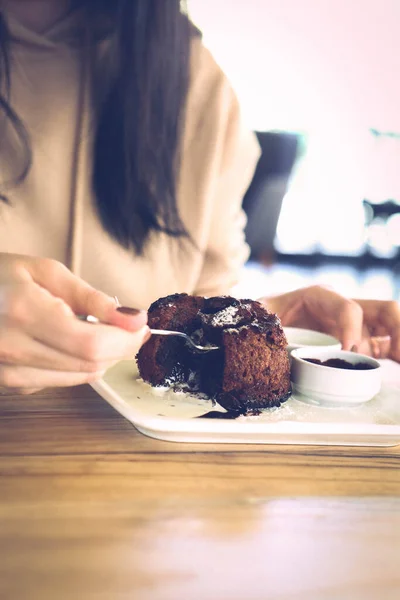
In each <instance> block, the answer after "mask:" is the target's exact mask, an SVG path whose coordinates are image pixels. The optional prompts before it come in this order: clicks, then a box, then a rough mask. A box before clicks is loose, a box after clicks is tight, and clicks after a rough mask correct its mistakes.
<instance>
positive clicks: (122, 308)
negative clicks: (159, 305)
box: [117, 306, 145, 317]
mask: <svg viewBox="0 0 400 600" xmlns="http://www.w3.org/2000/svg"><path fill="white" fill-rule="evenodd" d="M117 311H118V312H120V313H122V314H123V315H128V316H130V317H134V316H135V315H139V314H140V313H143V312H145V311H143V310H139V309H138V308H130V307H129V306H118V307H117Z"/></svg>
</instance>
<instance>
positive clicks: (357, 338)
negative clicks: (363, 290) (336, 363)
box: [337, 300, 363, 350]
mask: <svg viewBox="0 0 400 600" xmlns="http://www.w3.org/2000/svg"><path fill="white" fill-rule="evenodd" d="M337 328H338V333H339V337H340V339H341V342H342V347H343V350H352V349H353V348H354V347H357V348H358V347H359V346H360V343H361V340H362V331H363V311H362V308H361V306H360V305H359V304H357V302H354V301H352V300H350V301H345V302H344V305H343V307H342V309H341V310H340V312H339V315H338V320H337Z"/></svg>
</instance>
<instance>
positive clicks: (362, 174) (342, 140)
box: [188, 0, 400, 299]
mask: <svg viewBox="0 0 400 600" xmlns="http://www.w3.org/2000/svg"><path fill="white" fill-rule="evenodd" d="M188 7H189V12H190V15H191V17H192V20H193V21H194V22H195V23H196V25H197V26H198V27H199V29H201V31H202V33H203V38H204V43H205V45H206V46H207V47H208V48H209V49H210V50H211V51H212V53H213V54H214V56H215V58H216V60H217V62H218V63H219V64H220V65H221V67H222V68H223V70H224V71H225V73H226V74H227V76H228V78H229V79H230V81H231V83H232V85H233V87H234V88H235V91H236V93H237V95H238V97H239V100H240V102H241V106H242V111H243V116H244V119H245V120H246V122H247V124H248V126H249V127H250V128H251V129H253V130H254V131H255V132H256V134H257V136H258V139H259V142H260V144H261V147H262V151H263V154H262V157H261V159H260V162H259V165H258V167H257V171H256V174H255V177H254V180H253V182H252V184H251V186H250V188H249V190H248V192H247V195H246V197H245V199H244V208H245V210H246V212H247V215H248V226H247V231H246V234H247V239H248V242H249V244H250V246H251V249H252V256H251V261H250V262H249V264H248V265H247V268H246V272H245V274H244V279H243V282H242V283H241V286H243V287H244V289H249V285H250V286H251V288H252V290H254V295H257V294H258V292H259V290H260V293H266V291H269V292H271V293H274V292H275V291H277V292H278V291H286V290H288V289H293V288H294V287H298V286H301V285H307V284H309V283H315V282H320V283H329V284H330V285H333V286H334V287H336V288H337V289H339V290H340V291H342V292H343V293H346V294H349V295H353V296H356V295H358V296H361V297H379V298H396V299H400V82H399V73H400V36H399V35H398V25H399V23H400V0H351V2H350V1H349V0H189V2H188ZM266 286H268V287H267V290H266ZM238 293H240V289H239V290H238Z"/></svg>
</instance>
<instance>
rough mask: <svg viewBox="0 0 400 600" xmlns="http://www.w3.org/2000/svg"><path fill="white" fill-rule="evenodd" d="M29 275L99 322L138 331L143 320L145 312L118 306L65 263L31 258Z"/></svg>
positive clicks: (144, 322)
mask: <svg viewBox="0 0 400 600" xmlns="http://www.w3.org/2000/svg"><path fill="white" fill-rule="evenodd" d="M26 267H27V270H28V272H29V275H30V277H31V278H32V279H33V281H35V283H37V284H38V285H40V286H41V287H43V288H45V289H46V290H48V291H49V292H50V293H51V294H52V295H53V296H56V297H57V298H61V299H62V300H64V302H65V303H66V304H68V306H69V307H70V308H71V310H72V311H73V312H74V313H75V314H77V315H79V314H80V315H93V316H94V317H97V319H99V321H101V322H102V323H108V324H109V325H114V326H116V327H121V328H122V329H126V330H128V331H138V330H139V329H141V328H142V327H144V326H145V325H146V323H147V313H146V312H145V311H142V310H138V309H135V308H131V309H128V308H126V307H118V306H117V303H116V301H115V299H114V298H111V296H108V294H105V293H104V292H101V291H100V290H97V289H96V288H94V287H92V286H91V285H89V284H88V283H87V282H86V281H84V280H83V279H81V278H80V277H77V276H76V275H74V274H73V273H72V272H71V271H70V270H69V269H67V267H66V266H65V265H63V264H62V263H60V262H58V261H55V260H51V259H42V258H40V259H31V260H29V261H28V264H27V265H26Z"/></svg>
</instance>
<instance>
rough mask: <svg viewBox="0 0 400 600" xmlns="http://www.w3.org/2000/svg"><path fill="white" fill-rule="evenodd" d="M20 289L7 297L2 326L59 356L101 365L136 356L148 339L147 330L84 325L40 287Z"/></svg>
mask: <svg viewBox="0 0 400 600" xmlns="http://www.w3.org/2000/svg"><path fill="white" fill-rule="evenodd" d="M17 288H18V286H15V285H14V286H13V288H12V292H10V293H9V294H8V296H7V298H8V305H7V306H6V308H5V309H4V314H3V326H4V324H6V326H8V329H17V330H18V329H19V330H21V331H25V332H26V334H27V335H28V336H30V337H32V338H33V339H35V340H36V341H38V342H40V343H42V344H43V345H45V346H49V347H51V348H53V349H54V350H57V351H59V352H62V353H65V354H69V355H71V356H74V357H78V358H80V359H84V360H88V361H95V362H96V363H102V362H104V361H110V360H118V359H122V358H126V357H132V356H134V355H135V354H136V353H137V351H138V350H139V348H140V346H141V345H142V343H143V342H144V341H145V337H146V336H148V328H147V327H141V329H139V330H138V331H135V332H129V331H125V330H124V329H122V328H119V327H114V326H110V325H103V324H101V323H100V324H97V325H92V324H89V323H86V322H82V321H80V320H78V319H77V318H76V317H75V315H74V314H73V312H72V311H71V309H70V307H69V306H68V305H67V304H66V303H65V302H64V301H63V300H62V299H60V298H56V297H54V296H53V295H52V294H50V293H49V292H48V291H47V290H44V289H43V288H41V287H39V286H38V285H37V284H34V283H28V284H26V283H24V284H20V286H19V288H21V289H17ZM3 292H4V286H3ZM3 308H4V307H3Z"/></svg>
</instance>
